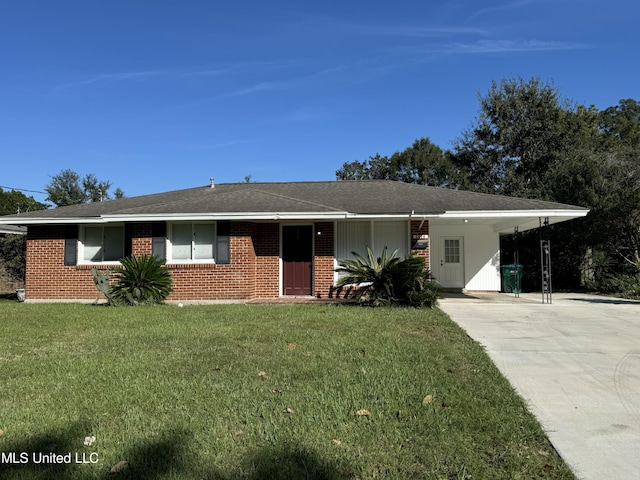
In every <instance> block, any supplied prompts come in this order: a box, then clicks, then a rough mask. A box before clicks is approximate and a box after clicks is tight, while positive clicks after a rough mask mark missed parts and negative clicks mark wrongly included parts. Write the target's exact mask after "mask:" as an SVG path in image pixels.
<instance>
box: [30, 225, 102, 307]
mask: <svg viewBox="0 0 640 480" xmlns="http://www.w3.org/2000/svg"><path fill="white" fill-rule="evenodd" d="M64 237H65V226H64V225H54V226H51V225H47V226H33V227H29V230H28V234H27V272H26V279H25V290H26V295H27V299H96V298H98V297H102V294H101V293H100V292H98V290H97V289H96V287H95V285H94V284H93V278H92V277H91V267H90V266H88V265H78V266H65V265H64Z"/></svg>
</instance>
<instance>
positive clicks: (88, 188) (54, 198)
mask: <svg viewBox="0 0 640 480" xmlns="http://www.w3.org/2000/svg"><path fill="white" fill-rule="evenodd" d="M110 188H111V182H109V181H101V180H98V178H97V177H96V176H95V175H94V174H92V173H89V174H86V175H85V176H84V177H82V178H81V177H80V175H79V174H78V173H76V172H74V171H73V170H71V169H66V170H62V171H61V172H60V173H59V174H57V175H54V176H53V177H51V182H50V183H49V184H48V185H47V186H46V187H45V191H46V192H47V193H48V194H49V196H48V197H47V200H48V201H50V202H52V203H54V204H55V205H56V206H58V207H64V206H66V205H77V204H80V203H90V202H101V201H103V200H109V199H111V194H110V193H109V189H110ZM114 195H115V198H122V197H123V196H124V192H122V190H121V189H120V188H117V189H116V191H115V192H114Z"/></svg>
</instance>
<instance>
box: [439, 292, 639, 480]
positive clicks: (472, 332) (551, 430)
mask: <svg viewBox="0 0 640 480" xmlns="http://www.w3.org/2000/svg"><path fill="white" fill-rule="evenodd" d="M541 299H542V297H541V295H540V294H538V295H531V294H523V295H521V298H518V299H516V298H514V296H513V295H508V294H500V295H498V294H483V295H473V296H462V295H460V296H451V297H449V298H445V299H443V300H442V301H441V303H440V306H441V308H442V310H444V311H445V312H446V313H447V314H449V315H450V316H451V318H452V319H453V320H454V321H455V322H456V323H458V324H459V325H460V326H461V327H462V328H464V329H465V330H466V331H467V333H468V334H469V336H470V337H472V338H473V339H475V340H477V341H478V342H480V343H481V344H482V345H484V346H485V347H486V351H487V353H488V354H489V355H490V356H491V358H492V359H493V361H494V362H495V364H496V365H497V366H498V368H499V369H500V371H501V372H502V373H503V374H504V375H505V376H506V377H507V379H508V380H509V381H510V382H511V384H512V385H513V386H514V387H515V389H516V390H517V391H518V393H519V394H520V395H521V396H522V397H523V398H524V399H525V400H526V401H527V402H528V404H529V407H530V410H531V411H532V412H533V414H534V415H535V416H536V417H537V418H538V420H539V421H540V423H541V424H542V426H543V427H544V429H545V431H546V432H547V434H548V436H549V439H550V440H551V442H552V443H553V445H554V447H555V448H556V450H557V451H558V452H559V453H560V455H561V456H562V458H563V459H564V460H565V461H566V462H567V463H568V464H569V465H570V466H571V468H572V469H573V471H574V472H575V473H576V475H577V476H578V477H579V478H582V479H585V480H596V479H598V480H600V479H608V480H616V479H620V480H623V479H624V480H628V479H632V478H640V302H634V301H629V300H622V299H616V298H608V297H598V296H593V295H584V294H554V295H553V304H551V305H548V304H544V305H543V304H542V303H541Z"/></svg>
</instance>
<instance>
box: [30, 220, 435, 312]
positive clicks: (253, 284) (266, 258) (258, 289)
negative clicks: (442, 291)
mask: <svg viewBox="0 0 640 480" xmlns="http://www.w3.org/2000/svg"><path fill="white" fill-rule="evenodd" d="M420 223H421V221H412V222H411V238H412V241H413V236H414V235H423V234H424V235H428V233H429V224H428V222H424V224H423V226H422V228H421V229H420V228H419V226H420ZM317 232H320V233H321V234H320V235H317ZM151 235H152V227H151V224H150V223H137V224H133V225H132V226H131V252H132V253H133V254H134V255H142V254H144V253H148V254H150V253H151V250H152V237H151ZM314 236H315V240H314V243H315V247H314V270H313V291H314V294H315V295H320V296H321V297H326V296H327V295H328V292H329V287H330V286H331V285H333V280H334V258H333V255H334V223H333V222H317V223H316V224H315V225H314ZM64 237H65V227H64V226H32V227H29V233H28V235H27V272H26V282H25V283H26V284H25V288H26V294H27V299H32V300H34V299H88V300H93V299H96V298H99V297H102V294H100V293H99V292H98V290H97V289H96V288H95V286H94V284H93V279H92V277H91V268H92V266H90V265H75V266H65V265H64ZM230 250H231V263H230V264H228V265H222V264H206V263H205V264H169V265H167V267H168V268H170V269H171V272H172V275H173V290H174V291H173V293H172V294H171V295H170V296H169V299H170V300H242V299H249V298H254V297H258V298H277V297H279V296H280V293H281V292H280V225H279V224H277V223H251V222H232V223H231V236H230ZM415 253H417V254H418V255H420V256H424V257H425V258H426V260H427V265H428V264H429V249H427V250H416V251H415ZM101 270H106V267H103V268H101Z"/></svg>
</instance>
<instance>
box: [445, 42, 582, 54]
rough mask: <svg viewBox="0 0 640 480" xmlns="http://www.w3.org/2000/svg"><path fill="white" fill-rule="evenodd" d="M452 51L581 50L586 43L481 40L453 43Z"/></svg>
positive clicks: (461, 52)
mask: <svg viewBox="0 0 640 480" xmlns="http://www.w3.org/2000/svg"><path fill="white" fill-rule="evenodd" d="M447 48H448V49H449V52H450V53H454V54H455V53H458V54H475V53H510V52H539V51H554V50H580V49H584V48H587V46H586V45H582V44H578V43H572V42H560V41H546V40H479V41H477V42H474V43H453V44H450V45H449V46H448V47H447Z"/></svg>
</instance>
